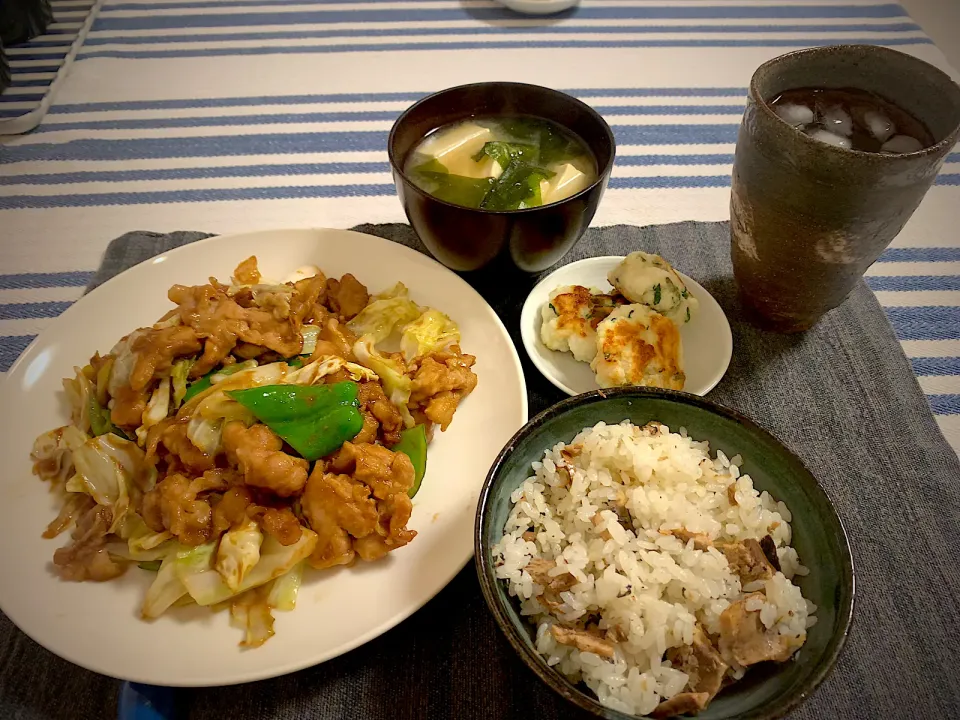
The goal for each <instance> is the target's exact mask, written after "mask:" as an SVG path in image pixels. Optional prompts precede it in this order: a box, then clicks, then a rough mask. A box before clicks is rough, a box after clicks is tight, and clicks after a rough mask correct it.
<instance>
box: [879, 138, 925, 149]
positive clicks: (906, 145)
mask: <svg viewBox="0 0 960 720" xmlns="http://www.w3.org/2000/svg"><path fill="white" fill-rule="evenodd" d="M918 150H923V143H921V142H920V141H919V140H917V139H916V138H913V137H910V136H909V135H894V136H893V137H892V138H890V139H889V140H887V141H886V142H885V143H884V144H883V145H882V146H880V151H881V152H888V153H912V152H917V151H918Z"/></svg>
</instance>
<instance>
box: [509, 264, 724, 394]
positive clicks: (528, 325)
mask: <svg viewBox="0 0 960 720" xmlns="http://www.w3.org/2000/svg"><path fill="white" fill-rule="evenodd" d="M621 260H623V257H622V256H619V255H613V256H606V257H595V258H587V259H586V260H580V261H578V262H574V263H570V264H569V265H564V266H563V267H561V268H559V269H558V270H556V271H554V272H552V273H550V274H549V275H548V276H547V277H545V278H544V279H543V280H541V281H540V282H539V283H537V286H536V287H535V288H533V290H532V291H531V292H530V294H529V295H528V296H527V299H526V301H525V302H524V303H523V310H522V311H521V314H520V337H521V338H522V339H523V347H524V348H526V351H527V355H529V356H530V359H531V360H532V361H533V364H534V365H536V367H537V369H538V370H539V371H540V372H541V373H543V376H544V377H545V378H547V380H549V381H550V382H552V383H553V384H554V385H556V386H557V387H558V388H560V389H561V390H563V391H564V392H565V393H568V394H569V395H579V394H580V393H585V392H590V391H591V390H596V389H597V388H598V387H599V386H598V385H597V381H596V376H595V375H594V374H593V371H592V370H590V366H589V365H588V364H587V363H582V362H578V361H577V360H574V359H573V355H571V354H570V353H568V352H557V351H556V350H550V349H549V348H548V347H547V346H546V345H544V344H543V342H542V341H541V340H540V322H541V317H540V311H541V308H542V307H543V305H544V303H546V302H547V301H548V300H549V299H550V293H551V292H553V291H554V290H555V289H557V288H558V287H562V286H564V285H583V286H584V287H590V288H599V289H601V290H608V289H610V283H609V282H607V273H609V272H610V271H611V270H612V269H613V268H614V267H616V265H617V264H618V263H619V262H620V261H621ZM677 274H678V275H680V277H681V279H682V280H683V282H684V284H685V285H686V286H687V290H689V291H690V293H691V294H692V295H693V296H694V297H695V298H696V299H697V300H698V301H699V302H700V308H699V312H697V314H696V315H694V317H693V318H692V319H691V320H690V322H688V323H686V324H684V325H682V326H681V327H680V340H681V342H682V343H683V366H684V367H683V369H684V372H685V373H686V375H687V380H686V383H685V384H684V387H683V389H684V391H685V392H689V393H693V394H694V395H706V394H707V393H708V392H710V391H711V390H712V389H713V388H714V387H716V385H717V383H718V382H720V379H721V378H722V377H723V375H724V373H726V371H727V368H728V367H729V366H730V358H731V356H732V355H733V335H732V334H731V332H730V323H729V322H727V316H726V315H724V313H723V310H722V309H721V308H720V305H718V304H717V301H716V300H714V299H713V296H712V295H711V294H710V293H708V292H707V291H706V290H705V289H704V288H703V286H702V285H700V283H698V282H697V281H696V280H693V279H692V278H690V277H688V276H687V275H684V274H683V273H682V272H680V271H679V270H678V271H677Z"/></svg>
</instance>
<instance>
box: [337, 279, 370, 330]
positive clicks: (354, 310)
mask: <svg viewBox="0 0 960 720" xmlns="http://www.w3.org/2000/svg"><path fill="white" fill-rule="evenodd" d="M326 289H327V306H328V307H329V308H330V309H331V310H332V311H333V312H335V313H336V314H337V315H339V316H340V319H341V320H344V321H346V320H352V319H353V318H354V317H356V316H357V315H358V314H359V313H360V311H361V310H363V309H364V308H365V307H366V306H367V303H368V302H370V294H369V293H368V292H367V288H366V287H365V286H364V285H363V283H361V282H360V281H359V280H357V279H356V278H355V277H354V276H353V275H351V274H350V273H347V274H346V275H344V276H343V277H342V278H340V279H339V280H335V279H333V278H330V279H329V280H327V288H326Z"/></svg>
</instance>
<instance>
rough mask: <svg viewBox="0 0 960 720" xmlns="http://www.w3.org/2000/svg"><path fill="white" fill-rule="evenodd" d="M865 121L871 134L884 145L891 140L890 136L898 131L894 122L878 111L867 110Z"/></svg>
mask: <svg viewBox="0 0 960 720" xmlns="http://www.w3.org/2000/svg"><path fill="white" fill-rule="evenodd" d="M863 121H864V122H865V123H866V124H867V128H868V129H869V130H870V134H871V135H873V136H874V137H875V138H876V139H877V140H879V141H880V142H882V143H884V142H886V141H887V140H889V139H890V136H891V135H893V134H894V133H895V132H896V131H897V127H896V125H894V124H893V120H891V119H890V118H888V117H887V116H886V115H884V114H883V113H879V112H877V111H876V110H867V111H866V112H865V113H864V114H863Z"/></svg>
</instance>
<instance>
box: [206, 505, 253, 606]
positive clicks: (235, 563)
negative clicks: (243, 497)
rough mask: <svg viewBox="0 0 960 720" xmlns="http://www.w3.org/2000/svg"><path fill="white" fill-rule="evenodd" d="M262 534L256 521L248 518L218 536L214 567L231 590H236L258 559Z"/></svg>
mask: <svg viewBox="0 0 960 720" xmlns="http://www.w3.org/2000/svg"><path fill="white" fill-rule="evenodd" d="M262 544H263V534H262V533H261V532H260V528H258V527H257V523H255V522H254V521H253V520H249V521H248V522H247V523H246V524H245V525H243V526H242V527H239V528H237V529H235V530H229V531H228V532H225V533H224V534H223V537H221V538H220V547H219V548H217V561H216V564H215V565H214V567H215V568H216V570H217V572H218V573H220V577H222V578H223V581H224V582H225V583H226V584H227V587H229V588H230V589H231V590H233V591H234V592H236V591H237V590H238V589H239V588H240V583H241V582H242V581H243V579H244V578H245V577H246V575H247V573H248V572H249V571H250V569H251V568H252V567H253V566H254V565H256V564H257V563H258V562H259V561H260V546H261V545H262Z"/></svg>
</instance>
